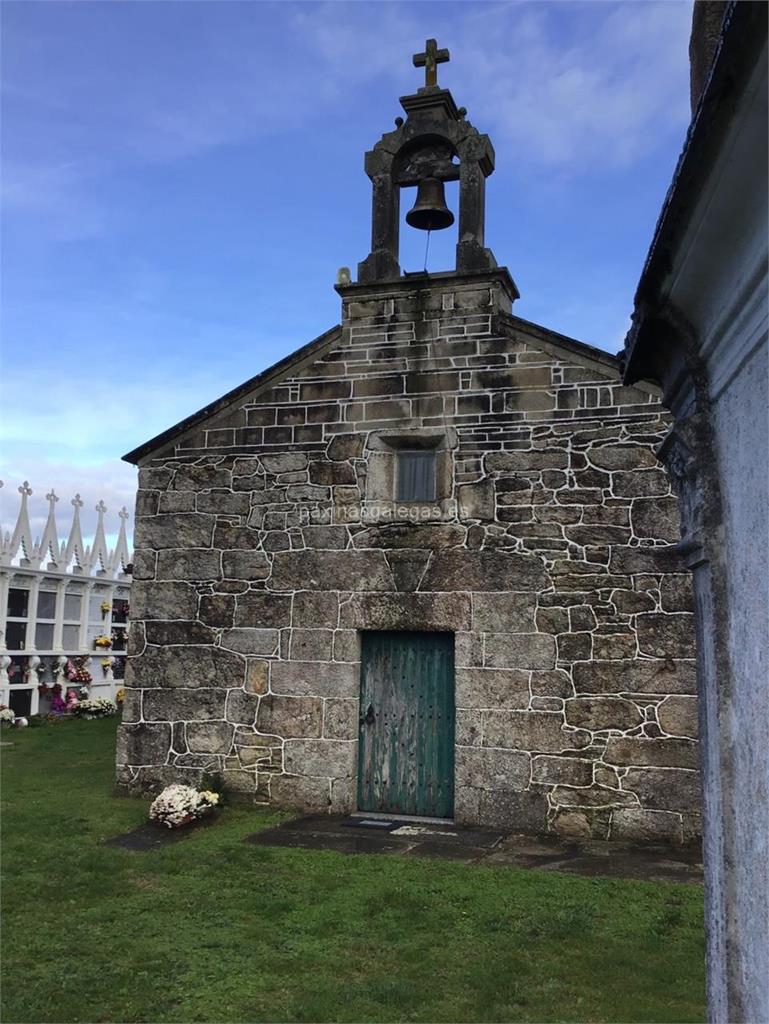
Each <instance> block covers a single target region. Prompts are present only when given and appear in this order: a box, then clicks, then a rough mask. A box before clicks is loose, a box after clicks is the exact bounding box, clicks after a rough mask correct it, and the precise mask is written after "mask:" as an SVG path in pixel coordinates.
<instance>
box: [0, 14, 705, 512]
mask: <svg viewBox="0 0 769 1024" xmlns="http://www.w3.org/2000/svg"><path fill="white" fill-rule="evenodd" d="M1 13H2V27H3V33H2V48H3V54H2V56H3V82H2V115H3V138H2V187H3V246H2V328H3V349H2V368H3V378H4V381H5V388H4V393H5V395H6V397H7V396H13V400H12V401H11V402H7V401H6V403H4V408H3V412H2V447H3V458H2V472H0V475H1V476H2V478H3V479H4V480H5V482H6V486H5V487H4V488H3V489H2V491H0V502H1V503H2V521H3V525H4V528H6V529H7V528H8V522H9V519H10V518H12V515H13V514H14V511H15V507H16V502H15V500H14V499H15V497H16V486H17V485H18V484H19V483H20V482H21V480H22V479H23V478H25V477H26V478H28V479H29V480H30V483H31V484H32V486H33V488H34V489H35V497H34V498H33V507H34V509H35V513H36V517H37V516H38V513H42V512H43V511H44V510H43V507H42V504H41V505H40V506H39V507H38V506H37V505H36V503H37V500H38V499H39V498H42V496H43V495H44V494H45V492H46V491H47V489H48V488H49V487H50V486H51V485H52V484H53V485H55V486H56V488H57V491H58V493H60V494H62V495H63V496H64V498H66V499H68V498H69V497H70V496H71V495H72V494H73V493H74V491H75V490H80V492H81V493H82V494H83V496H84V498H86V509H89V508H92V506H93V505H94V504H95V503H96V501H97V500H98V498H100V497H104V499H105V501H106V502H107V505H108V506H109V507H110V509H111V512H112V514H113V515H114V512H115V511H116V510H117V508H119V506H120V505H121V504H123V503H126V504H128V506H129V508H132V501H133V489H134V486H135V471H134V470H133V468H132V467H129V466H127V465H125V464H121V463H120V461H119V458H120V456H121V455H122V454H123V453H124V452H126V451H128V450H129V449H131V448H133V447H135V446H136V445H138V444H139V443H141V442H142V441H145V440H147V439H148V438H150V437H152V436H153V435H155V434H156V433H158V432H159V431H161V430H163V429H165V428H166V427H168V426H170V425H171V424H173V423H175V422H176V421H178V420H179V419H181V418H182V417H183V416H185V415H187V414H188V413H190V412H192V411H194V410H195V409H197V408H199V407H201V406H202V405H204V404H206V403H207V402H209V401H210V400H211V399H213V398H215V397H217V396H218V395H219V394H221V393H222V392H223V391H225V390H227V389H229V388H231V387H233V386H235V385H236V384H238V383H239V382H241V381H242V380H244V379H246V378H248V377H250V376H252V375H253V374H255V373H257V372H258V371H259V370H261V369H263V368H264V367H265V366H267V365H269V364H270V363H272V362H274V361H275V360H276V359H279V358H280V357H281V356H283V355H285V354H287V353H288V352H290V351H291V350H292V349H294V348H296V347H298V346H299V345H302V344H304V343H305V342H306V341H308V340H310V339H312V338H314V337H316V336H317V335H318V334H320V333H321V332H323V331H324V330H326V329H327V328H328V327H330V326H331V325H332V324H334V323H336V322H337V321H338V318H339V299H338V296H337V295H336V293H335V292H334V290H333V287H332V286H333V283H334V280H335V276H336V271H337V268H338V267H340V266H342V265H346V266H350V267H351V268H352V269H353V273H354V272H355V268H356V265H357V263H358V261H359V260H361V259H363V258H364V257H365V256H366V255H367V253H368V251H369V241H370V239H369V230H370V184H369V181H368V179H367V178H366V176H365V174H364V173H363V154H364V152H365V150H366V149H369V148H371V146H372V145H373V144H374V143H375V142H376V141H377V140H378V138H379V137H380V135H381V134H382V133H383V132H385V131H389V130H390V129H391V127H392V125H393V119H394V118H395V117H396V116H398V115H399V114H401V113H402V110H401V108H400V105H399V103H398V97H399V96H401V95H404V94H405V93H408V92H413V91H415V90H416V89H417V88H418V87H419V85H421V84H422V81H423V72H421V71H419V70H417V69H416V68H413V67H412V65H411V55H412V53H414V52H416V51H417V50H421V49H422V48H423V45H424V40H425V39H426V38H427V37H428V36H435V37H437V39H438V42H439V45H441V46H448V47H449V49H450V50H451V62H450V63H449V64H444V65H441V67H440V68H439V74H440V82H441V84H442V85H445V86H447V87H448V88H450V89H451V90H452V92H453V94H454V97H455V99H456V101H457V103H458V104H460V105H464V106H466V107H467V109H468V117H469V119H470V120H471V121H472V123H473V124H474V125H475V126H476V127H477V128H478V129H479V130H480V131H483V132H488V134H489V135H490V136H491V139H492V142H493V144H494V146H495V149H496V154H497V167H496V171H495V173H494V175H493V176H492V177H491V178H490V179H489V182H488V190H487V244H489V245H490V246H491V248H492V249H493V251H494V253H495V255H496V257H497V259H498V261H499V262H500V263H501V264H504V265H506V266H507V267H508V268H509V269H510V271H511V273H512V275H513V277H514V278H515V280H516V282H517V284H518V287H519V289H520V291H521V299H520V300H519V301H518V302H517V303H516V305H515V307H514V311H515V312H517V313H518V314H519V315H520V316H523V317H526V318H527V319H530V320H534V321H536V322H538V323H541V324H543V325H545V326H547V327H551V328H553V329H555V330H558V331H561V332H563V333H565V334H568V335H571V336H573V337H576V338H579V339H581V340H583V341H587V342H589V343H591V344H594V345H598V346H600V347H602V348H605V349H607V350H609V351H617V350H618V349H619V347H620V346H621V343H622V339H623V337H624V334H625V331H626V329H627V325H628V317H629V313H630V310H631V307H632V299H633V292H634V288H635V284H636V282H637V280H638V277H639V274H640V271H641V267H642V264H643V260H644V257H645V254H646V251H647V248H648V245H649V242H650V240H651V236H652V232H653V229H654V224H655V221H656V218H657V215H658V213H659V209H660V206H661V204H662V201H663V198H664V195H665V191H666V189H667V187H668V184H669V182H670V179H671V176H672V172H673V168H674V166H675V161H676V159H677V156H678V153H679V152H680V149H681V146H682V143H683V139H684V135H685V131H686V127H687V124H688V119H689V118H688V74H689V72H688V59H687V45H688V35H689V27H690V21H691V3H690V2H689V0H663V2H661V3H656V2H651V0H650V2H646V0H638V2H636V0H621V2H619V3H612V2H608V0H606V2H603V0H595V2H590V3H583V2H580V0H573V2H567V3H552V2H547V0H535V2H530V3H524V2H521V3H515V2H511V3H504V4H498V3H485V2H472V3H470V2H456V3H440V2H422V3H414V2H411V3H406V4H400V3H388V2H376V3H370V2H353V3H346V2H337V3H315V2H308V3H298V4H293V3H288V2H279V3H274V4H273V3H267V2H265V3H258V2H241V3H230V2H226V0H224V2H208V0H200V2H130V3H123V2H114V3H106V2H84V3H68V2H45V0H43V2H37V3H29V2H26V0H25V2H14V0H5V2H4V3H3V4H2V12H1ZM452 199H453V196H452V193H451V191H450V193H449V201H450V203H451V201H452ZM407 207H408V204H405V208H407ZM409 235H410V236H411V237H409ZM455 240H456V239H455V234H454V232H449V231H447V232H444V235H443V236H437V235H434V236H433V241H432V242H431V257H430V261H429V269H432V270H441V269H448V268H449V266H450V251H451V247H452V246H453V244H454V242H455ZM423 248H424V235H423V234H421V233H414V232H411V231H410V230H409V229H407V230H406V231H405V232H404V238H403V240H402V249H401V263H402V265H403V266H404V268H405V269H418V268H419V267H420V266H421V259H422V255H423ZM115 521H116V520H115ZM86 522H88V520H86Z"/></svg>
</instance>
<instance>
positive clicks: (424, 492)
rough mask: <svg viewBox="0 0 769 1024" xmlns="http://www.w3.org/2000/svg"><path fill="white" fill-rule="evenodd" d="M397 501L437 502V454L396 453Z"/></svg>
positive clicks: (407, 451) (410, 450)
mask: <svg viewBox="0 0 769 1024" xmlns="http://www.w3.org/2000/svg"><path fill="white" fill-rule="evenodd" d="M395 500H396V501H435V452H434V451H414V450H413V449H404V450H403V451H398V452H396V453H395Z"/></svg>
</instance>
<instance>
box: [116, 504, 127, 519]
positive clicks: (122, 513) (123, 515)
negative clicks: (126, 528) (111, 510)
mask: <svg viewBox="0 0 769 1024" xmlns="http://www.w3.org/2000/svg"><path fill="white" fill-rule="evenodd" d="M118 515H119V516H120V518H121V519H128V517H129V512H128V509H127V508H126V507H125V505H123V507H122V508H121V509H120V511H119V512H118Z"/></svg>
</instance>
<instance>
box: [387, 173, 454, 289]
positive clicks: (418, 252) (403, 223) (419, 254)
mask: <svg viewBox="0 0 769 1024" xmlns="http://www.w3.org/2000/svg"><path fill="white" fill-rule="evenodd" d="M442 185H443V189H442V191H443V198H444V201H445V206H446V208H447V209H448V210H449V211H450V212H451V214H452V215H453V218H454V219H453V222H452V223H451V224H450V225H449V227H447V228H440V229H433V230H430V231H429V232H428V231H426V230H422V229H419V228H415V227H412V226H411V225H410V224H409V222H408V220H407V217H408V215H409V213H410V211H411V210H412V209H413V208H414V204H415V201H416V199H417V195H418V192H419V186H418V185H411V186H405V187H404V188H402V189H401V203H400V232H399V234H400V254H399V263H400V266H401V269H402V271H403V273H405V274H418V273H422V272H423V271H424V269H425V255H426V256H427V261H426V262H427V272H428V273H433V274H434V273H439V272H440V271H450V270H453V269H454V266H455V263H456V258H457V257H456V250H457V242H458V241H459V182H458V181H447V182H443V183H442ZM423 191H424V190H423ZM428 235H429V238H428Z"/></svg>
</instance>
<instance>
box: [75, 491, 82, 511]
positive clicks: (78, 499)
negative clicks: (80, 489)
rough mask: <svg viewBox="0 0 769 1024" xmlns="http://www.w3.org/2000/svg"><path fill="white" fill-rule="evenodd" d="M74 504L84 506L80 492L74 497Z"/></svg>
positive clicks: (76, 506)
mask: <svg viewBox="0 0 769 1024" xmlns="http://www.w3.org/2000/svg"><path fill="white" fill-rule="evenodd" d="M72 504H73V505H74V507H75V508H82V507H83V502H82V501H81V500H80V495H79V494H76V495H75V497H74V498H73V499H72Z"/></svg>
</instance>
